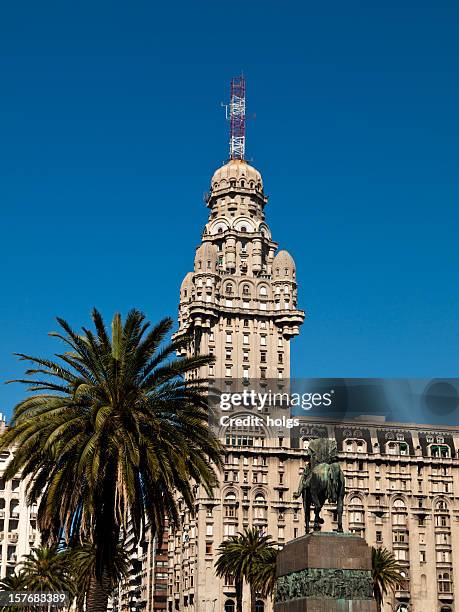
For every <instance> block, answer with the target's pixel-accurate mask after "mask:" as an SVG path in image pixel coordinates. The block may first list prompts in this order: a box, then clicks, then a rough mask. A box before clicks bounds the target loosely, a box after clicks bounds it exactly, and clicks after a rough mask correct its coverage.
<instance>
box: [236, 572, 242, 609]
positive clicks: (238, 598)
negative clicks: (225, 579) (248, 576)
mask: <svg viewBox="0 0 459 612" xmlns="http://www.w3.org/2000/svg"><path fill="white" fill-rule="evenodd" d="M235 586H236V612H242V589H243V582H242V580H241V579H240V578H236V579H235Z"/></svg>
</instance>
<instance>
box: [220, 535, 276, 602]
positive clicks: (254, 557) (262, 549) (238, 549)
mask: <svg viewBox="0 0 459 612" xmlns="http://www.w3.org/2000/svg"><path fill="white" fill-rule="evenodd" d="M276 556H277V549H276V548H275V545H274V542H273V541H272V540H271V538H270V536H263V535H261V534H260V531H259V530H258V529H257V528H256V527H253V528H252V529H245V531H244V533H238V534H237V535H235V536H230V537H229V538H228V539H227V540H225V541H224V542H222V543H221V545H220V547H219V548H218V558H217V561H216V562H215V569H216V574H217V576H220V577H225V578H233V579H234V584H235V588H236V611H237V612H242V591H243V585H244V580H245V581H246V582H247V583H248V585H249V587H250V605H251V610H252V612H254V610H255V605H256V596H257V593H260V595H261V596H262V597H266V596H268V595H270V594H271V593H272V590H273V586H274V574H273V564H274V567H275V558H276ZM263 579H266V580H267V581H268V582H267V583H263Z"/></svg>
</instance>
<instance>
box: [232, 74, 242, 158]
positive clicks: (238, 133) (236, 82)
mask: <svg viewBox="0 0 459 612" xmlns="http://www.w3.org/2000/svg"><path fill="white" fill-rule="evenodd" d="M229 120H230V159H244V158H245V78H244V77H243V76H242V75H241V76H238V77H234V78H233V79H232V80H231V98H230V103H229Z"/></svg>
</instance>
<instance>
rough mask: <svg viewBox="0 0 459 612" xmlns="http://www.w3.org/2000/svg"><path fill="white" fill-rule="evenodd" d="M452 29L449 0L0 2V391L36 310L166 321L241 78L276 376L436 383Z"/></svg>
mask: <svg viewBox="0 0 459 612" xmlns="http://www.w3.org/2000/svg"><path fill="white" fill-rule="evenodd" d="M458 29H459V5H458V3H457V2H453V1H450V2H431V1H429V2H425V1H420V2H414V1H406V2H395V1H388V2H385V3H374V2H364V1H361V2H355V1H352V0H351V1H350V2H346V3H343V2H309V1H307V2H304V1H303V2H300V1H298V2H283V3H279V2H273V1H270V0H264V1H263V2H261V1H252V2H245V3H239V4H237V3H236V4H233V5H231V4H230V3H228V2H199V1H195V2H166V3H162V2H161V3H156V2H151V1H148V2H147V1H138V2H131V3H129V2H118V1H113V0H111V1H110V2H105V1H95V2H94V1H92V2H85V1H82V2H65V1H64V2H62V1H60V2H57V1H56V2H50V1H48V0H44V1H43V2H38V3H37V2H31V1H23V2H20V3H17V2H16V3H15V2H7V3H5V2H4V3H2V7H1V9H0V204H1V224H0V231H1V241H0V266H1V302H0V329H1V332H0V333H1V341H0V378H1V379H3V380H6V379H9V378H11V377H15V376H17V375H19V373H20V372H21V370H22V368H23V364H20V363H19V364H18V363H16V361H15V359H14V357H13V356H12V353H13V352H14V351H21V352H29V353H32V354H39V355H50V354H51V352H52V350H53V348H54V345H55V341H54V340H52V339H49V338H47V336H46V334H47V332H48V331H50V330H52V329H55V323H54V317H55V316H56V315H61V316H63V317H65V318H66V319H68V320H69V321H70V322H72V323H73V324H74V325H75V326H78V325H81V324H83V323H87V322H88V318H89V312H90V309H91V307H92V306H93V305H96V306H97V307H98V308H99V309H101V310H102V311H103V312H104V313H105V315H106V317H107V318H110V317H111V315H112V313H113V312H114V311H115V310H120V311H122V312H123V313H124V312H126V310H127V309H129V308H130V307H133V306H136V307H139V308H141V309H143V310H144V311H145V312H146V314H147V315H148V317H149V318H151V319H153V320H157V319H159V318H160V317H163V316H165V315H171V316H173V317H175V316H176V312H177V301H178V291H179V286H180V282H181V280H182V277H183V276H184V275H185V273H186V272H187V271H189V270H190V269H191V267H192V265H193V257H194V248H195V246H196V245H197V244H198V243H199V240H200V234H201V230H202V227H203V225H204V223H205V221H206V218H207V210H206V208H205V206H204V204H203V201H202V194H203V192H204V191H205V190H206V189H207V188H208V185H209V180H210V176H211V174H212V172H213V170H214V169H215V168H216V167H218V166H219V165H220V163H221V162H222V161H223V160H224V159H225V157H226V155H227V125H226V124H225V120H224V115H223V110H222V109H221V108H220V106H219V105H220V102H221V101H222V100H226V99H227V97H228V84H229V80H230V78H231V77H232V76H233V75H236V74H238V73H239V72H240V71H241V70H243V71H244V73H245V75H246V77H247V87H248V106H249V110H250V112H251V113H256V119H255V120H253V121H250V122H249V126H248V157H249V158H252V159H253V163H254V165H256V167H257V168H259V170H260V171H261V172H262V173H263V177H264V181H265V185H266V190H267V193H268V194H269V195H270V200H269V205H268V207H267V211H266V212H267V217H268V222H269V224H270V226H271V228H272V231H273V235H274V239H275V240H277V241H278V242H279V243H280V245H281V247H284V248H287V249H288V250H289V251H290V252H291V253H292V255H293V256H294V258H295V259H296V263H297V269H298V280H299V285H300V303H301V306H302V307H304V308H305V309H306V310H307V312H308V318H307V321H306V323H305V324H304V326H303V329H302V333H301V335H300V337H299V338H298V339H297V340H295V342H294V347H293V372H292V374H294V375H295V376H303V375H304V376H308V377H316V376H333V377H335V376H362V377H365V376H378V377H379V376H391V377H394V376H395V377H398V376H423V377H432V376H457V375H458V370H459V368H458V345H459V308H458V303H459V275H458V263H459V262H458V259H459V257H458V246H457V237H458V228H459V223H458V221H459V213H458V206H459V197H458V196H459V178H458V162H459V147H458V142H459V123H458V109H459V79H458V77H459V74H458V73H459V37H458V35H457V32H458ZM22 393H23V390H22V389H21V388H20V387H19V386H11V385H10V386H4V385H0V410H3V411H4V412H10V410H11V407H12V405H13V404H14V403H15V402H16V401H17V400H18V399H19V398H20V396H21V394H22Z"/></svg>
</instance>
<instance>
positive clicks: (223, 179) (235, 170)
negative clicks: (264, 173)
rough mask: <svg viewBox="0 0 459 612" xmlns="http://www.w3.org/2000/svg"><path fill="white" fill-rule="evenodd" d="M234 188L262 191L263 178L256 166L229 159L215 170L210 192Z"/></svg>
mask: <svg viewBox="0 0 459 612" xmlns="http://www.w3.org/2000/svg"><path fill="white" fill-rule="evenodd" d="M231 187H234V188H236V189H238V190H239V189H241V188H242V189H244V188H245V189H255V190H256V191H259V192H260V193H262V192H263V179H262V178H261V174H260V173H259V172H258V170H257V169H256V168H254V167H253V166H251V165H250V164H248V163H247V162H246V161H243V160H240V159H230V161H229V162H228V163H226V164H224V165H223V166H221V167H220V168H218V170H216V171H215V172H214V174H213V176H212V179H211V189H212V193H213V194H215V193H216V192H218V191H223V190H227V189H229V188H231Z"/></svg>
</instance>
